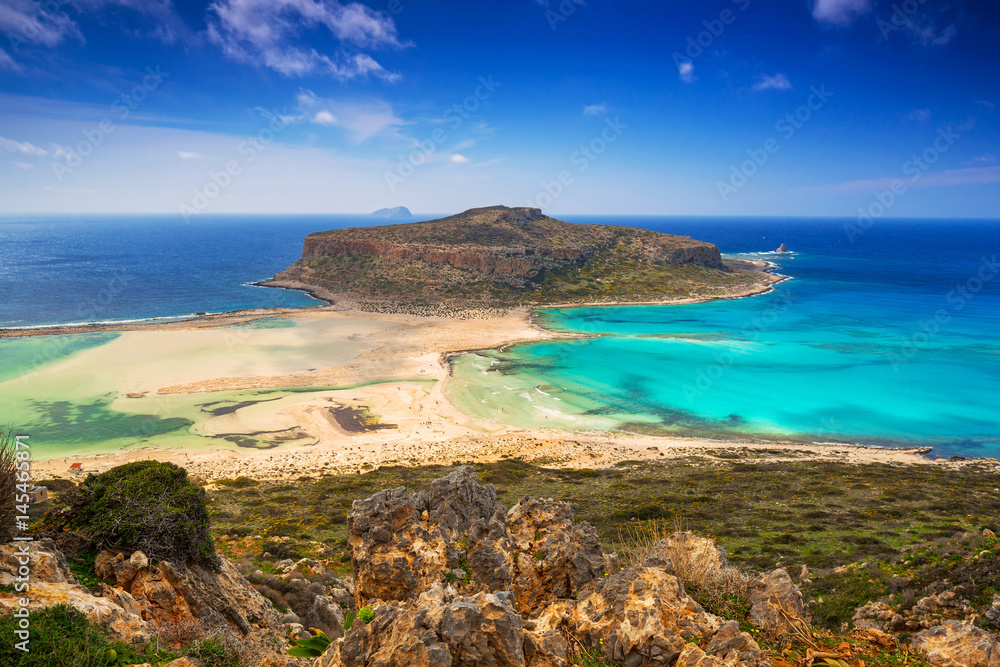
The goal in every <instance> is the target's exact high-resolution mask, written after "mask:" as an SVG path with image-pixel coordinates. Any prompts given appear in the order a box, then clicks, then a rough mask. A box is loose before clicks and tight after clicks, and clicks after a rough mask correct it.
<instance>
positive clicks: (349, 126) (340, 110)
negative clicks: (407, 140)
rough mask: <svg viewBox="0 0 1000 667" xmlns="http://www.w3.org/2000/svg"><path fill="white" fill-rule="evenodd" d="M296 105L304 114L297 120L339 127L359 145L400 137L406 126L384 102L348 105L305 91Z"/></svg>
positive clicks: (372, 101)
mask: <svg viewBox="0 0 1000 667" xmlns="http://www.w3.org/2000/svg"><path fill="white" fill-rule="evenodd" d="M296 102H297V103H298V106H299V113H300V116H298V117H297V118H296V121H300V122H301V121H304V120H307V119H308V120H309V121H311V122H313V123H317V124H320V125H329V126H333V127H339V128H341V129H343V130H346V131H347V132H348V133H349V134H350V135H351V138H352V139H353V140H354V141H355V142H356V143H360V142H362V141H364V140H365V139H370V138H372V137H374V136H376V135H379V134H390V135H392V134H398V133H397V128H398V127H400V126H401V125H403V124H404V123H403V121H402V120H401V119H399V118H397V117H396V114H395V113H394V112H393V110H392V107H391V106H389V104H388V103H387V102H384V101H383V100H358V101H352V102H344V101H341V100H331V99H325V98H322V97H317V96H316V94H315V93H314V92H312V91H311V90H306V89H302V90H300V91H299V93H298V95H297V96H296Z"/></svg>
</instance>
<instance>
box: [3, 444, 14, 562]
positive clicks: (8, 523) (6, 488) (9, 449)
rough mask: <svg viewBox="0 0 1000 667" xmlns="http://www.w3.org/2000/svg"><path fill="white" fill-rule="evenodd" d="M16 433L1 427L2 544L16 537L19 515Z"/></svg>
mask: <svg viewBox="0 0 1000 667" xmlns="http://www.w3.org/2000/svg"><path fill="white" fill-rule="evenodd" d="M16 448H17V440H16V439H15V438H14V433H13V432H12V431H11V430H10V429H7V428H3V427H0V544H5V543H7V542H9V541H10V540H11V539H13V537H14V532H13V531H14V517H15V516H16V515H17V511H16V507H15V505H16V503H15V493H14V492H15V491H16V489H17V468H16V465H17V461H16V459H15V449H16Z"/></svg>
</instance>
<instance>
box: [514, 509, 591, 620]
mask: <svg viewBox="0 0 1000 667" xmlns="http://www.w3.org/2000/svg"><path fill="white" fill-rule="evenodd" d="M506 521H507V529H508V531H509V532H510V536H511V539H512V540H513V542H514V547H515V548H516V549H517V552H518V555H517V559H516V561H515V569H516V572H517V574H516V576H515V578H514V582H513V585H512V590H513V592H514V596H515V597H516V598H517V602H518V606H519V609H521V610H522V612H524V611H529V612H530V611H534V610H536V609H539V608H540V607H542V606H544V605H546V604H548V603H551V602H554V601H555V600H556V599H559V598H568V597H571V596H572V595H573V591H575V590H579V588H580V587H581V586H583V585H584V584H587V583H589V582H591V581H593V580H594V579H597V578H599V577H600V576H601V575H602V574H604V563H605V558H604V551H603V549H602V548H601V543H600V540H599V539H598V537H597V532H596V531H595V530H594V529H593V528H592V527H591V526H590V524H588V523H581V524H579V525H573V508H572V507H571V506H570V505H569V503H555V502H546V503H544V504H543V503H539V502H538V501H536V500H532V499H530V498H524V499H523V500H521V502H519V503H518V504H517V505H515V506H514V507H512V508H511V510H510V511H509V512H508V513H507V518H506Z"/></svg>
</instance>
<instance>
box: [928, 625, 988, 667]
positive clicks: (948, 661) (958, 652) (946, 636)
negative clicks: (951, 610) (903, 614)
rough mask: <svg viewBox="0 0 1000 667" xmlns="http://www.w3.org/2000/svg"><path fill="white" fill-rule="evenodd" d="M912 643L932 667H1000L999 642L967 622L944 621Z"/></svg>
mask: <svg viewBox="0 0 1000 667" xmlns="http://www.w3.org/2000/svg"><path fill="white" fill-rule="evenodd" d="M911 642H912V644H913V646H914V648H916V649H917V651H918V652H919V653H920V654H921V655H923V656H924V657H925V658H927V660H928V662H930V663H931V664H932V665H934V667H1000V643H998V642H997V639H996V637H995V636H993V635H992V634H991V633H989V632H986V631H985V630H982V629H980V628H977V627H976V626H975V625H973V624H972V623H971V622H970V621H946V622H945V623H943V624H941V625H938V626H935V627H933V628H930V629H927V630H924V631H923V632H920V633H918V634H916V635H914V637H913V639H912V640H911Z"/></svg>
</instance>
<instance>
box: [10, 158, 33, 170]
mask: <svg viewBox="0 0 1000 667" xmlns="http://www.w3.org/2000/svg"><path fill="white" fill-rule="evenodd" d="M10 163H11V164H12V165H14V166H15V167H17V168H18V169H20V170H22V171H27V170H29V169H34V168H35V165H33V164H28V163H27V162H18V161H17V160H11V161H10Z"/></svg>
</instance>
